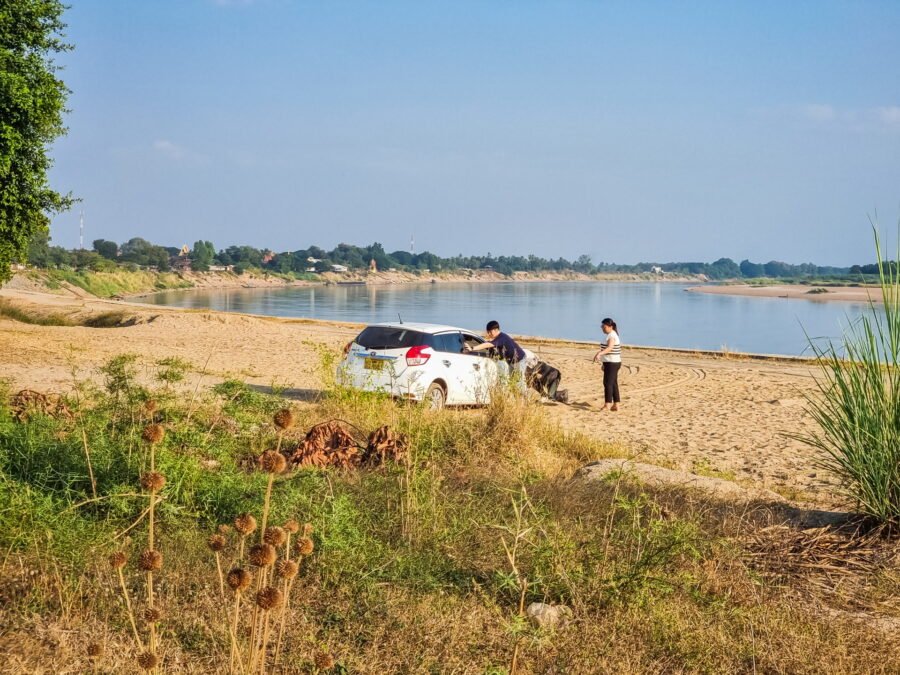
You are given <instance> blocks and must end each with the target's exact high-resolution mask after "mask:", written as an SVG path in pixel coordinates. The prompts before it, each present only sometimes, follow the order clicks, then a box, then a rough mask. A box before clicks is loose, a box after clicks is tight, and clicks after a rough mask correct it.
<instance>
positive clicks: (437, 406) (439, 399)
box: [423, 382, 447, 410]
mask: <svg viewBox="0 0 900 675" xmlns="http://www.w3.org/2000/svg"><path fill="white" fill-rule="evenodd" d="M423 400H424V401H425V405H427V406H428V407H429V408H430V409H431V410H441V409H442V408H443V407H444V405H445V404H446V403H447V392H446V391H444V388H443V387H442V386H441V385H440V384H439V383H437V382H432V383H431V384H430V385H429V386H428V389H427V390H426V391H425V398H424V399H423Z"/></svg>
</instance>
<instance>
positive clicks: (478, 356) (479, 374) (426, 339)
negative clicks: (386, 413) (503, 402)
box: [337, 323, 509, 409]
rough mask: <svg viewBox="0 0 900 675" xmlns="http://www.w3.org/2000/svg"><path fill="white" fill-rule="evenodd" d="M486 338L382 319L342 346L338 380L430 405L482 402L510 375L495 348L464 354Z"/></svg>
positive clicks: (446, 327) (342, 382)
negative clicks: (467, 349) (383, 320)
mask: <svg viewBox="0 0 900 675" xmlns="http://www.w3.org/2000/svg"><path fill="white" fill-rule="evenodd" d="M484 341H485V340H484V338H481V337H479V336H478V335H476V334H475V333H473V332H471V331H468V330H465V329H463V328H454V327H453V326H440V325H436V324H430V323H378V324H372V325H370V326H367V327H366V328H365V329H364V330H363V332H362V333H360V334H359V335H357V336H356V339H355V340H353V342H351V343H349V344H348V345H347V346H346V347H345V348H344V358H343V359H342V360H341V362H340V364H339V365H338V368H337V381H338V383H339V384H341V385H344V386H348V387H353V388H355V389H361V390H363V391H377V392H384V393H387V394H390V395H392V396H396V397H398V398H405V399H410V400H414V401H427V403H428V404H429V405H430V407H432V408H435V409H437V408H443V407H444V406H445V405H483V404H485V403H488V402H489V401H490V398H491V390H492V389H493V388H494V386H495V385H496V384H497V383H498V382H499V381H500V378H501V377H506V376H507V375H508V374H509V367H508V366H507V365H506V363H505V362H503V361H497V360H495V359H492V358H490V354H489V352H490V351H491V350H486V351H481V352H475V353H471V354H469V353H466V351H465V347H466V345H468V346H470V347H472V346H475V345H476V344H481V343H482V342H484Z"/></svg>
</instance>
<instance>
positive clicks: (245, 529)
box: [234, 513, 256, 537]
mask: <svg viewBox="0 0 900 675" xmlns="http://www.w3.org/2000/svg"><path fill="white" fill-rule="evenodd" d="M234 529H236V530H237V531H238V532H239V533H240V535H241V536H242V537H246V536H247V535H248V534H253V532H255V531H256V518H254V517H253V516H251V515H250V514H249V513H242V514H241V515H239V516H238V517H237V518H235V519H234Z"/></svg>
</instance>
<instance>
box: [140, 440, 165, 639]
mask: <svg viewBox="0 0 900 675" xmlns="http://www.w3.org/2000/svg"><path fill="white" fill-rule="evenodd" d="M165 436H166V430H165V429H164V428H163V426H162V424H148V425H147V426H145V427H144V432H143V433H142V434H141V438H143V439H144V441H145V442H146V443H149V444H150V445H156V444H157V443H159V442H160V441H161V440H162V439H163V438H165ZM148 653H149V652H148Z"/></svg>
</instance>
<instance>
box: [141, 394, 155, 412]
mask: <svg viewBox="0 0 900 675" xmlns="http://www.w3.org/2000/svg"><path fill="white" fill-rule="evenodd" d="M144 412H145V413H147V414H148V415H152V414H153V413H155V412H156V401H154V400H153V399H152V398H151V399H149V400H147V401H144Z"/></svg>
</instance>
